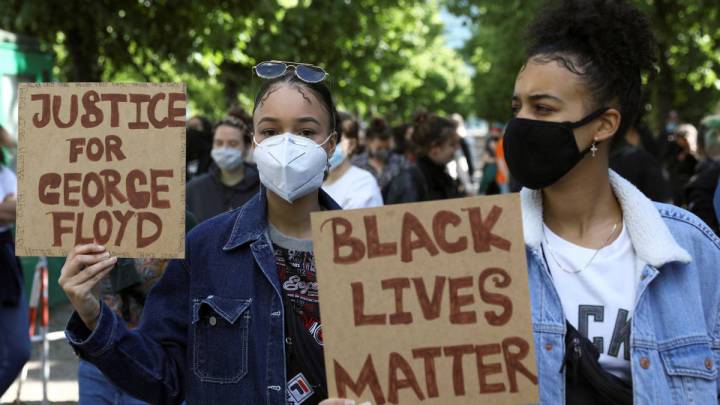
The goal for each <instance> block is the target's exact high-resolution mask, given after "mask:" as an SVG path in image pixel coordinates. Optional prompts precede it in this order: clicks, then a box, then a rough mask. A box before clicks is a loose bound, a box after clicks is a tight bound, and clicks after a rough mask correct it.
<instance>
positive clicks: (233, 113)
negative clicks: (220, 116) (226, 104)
mask: <svg viewBox="0 0 720 405" xmlns="http://www.w3.org/2000/svg"><path fill="white" fill-rule="evenodd" d="M226 115H227V116H228V117H235V118H237V119H239V120H240V121H242V122H243V123H244V124H245V126H246V127H247V130H246V131H247V133H248V134H252V133H253V131H254V130H253V120H252V116H250V114H248V113H247V111H245V109H244V108H242V106H241V105H239V104H233V105H232V106H231V107H230V109H229V110H228V112H227V114H226ZM250 143H251V144H252V135H251V142H250ZM245 162H247V163H253V164H254V163H255V162H254V161H253V154H252V153H248V154H247V155H246V156H245Z"/></svg>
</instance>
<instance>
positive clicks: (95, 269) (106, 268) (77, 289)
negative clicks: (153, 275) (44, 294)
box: [58, 244, 117, 330]
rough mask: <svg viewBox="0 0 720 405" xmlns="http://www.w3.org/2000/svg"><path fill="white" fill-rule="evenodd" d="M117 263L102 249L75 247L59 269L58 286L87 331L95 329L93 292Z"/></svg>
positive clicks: (95, 306)
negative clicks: (60, 270)
mask: <svg viewBox="0 0 720 405" xmlns="http://www.w3.org/2000/svg"><path fill="white" fill-rule="evenodd" d="M115 263H117V257H114V256H112V257H111V256H110V253H109V252H108V251H107V250H106V249H105V247H104V246H100V245H96V244H90V245H81V246H76V247H75V249H73V251H72V252H71V253H70V255H68V257H67V260H66V261H65V264H64V265H63V268H62V272H61V273H60V279H59V280H58V282H59V283H60V286H61V287H62V289H63V290H64V291H65V294H66V295H67V296H68V298H69V299H70V302H71V303H72V305H73V307H74V308H75V310H76V311H77V313H78V315H80V319H82V320H83V322H84V323H85V325H86V326H87V327H88V329H90V330H93V329H95V321H96V320H97V316H98V313H99V312H100V303H99V301H98V297H96V296H95V294H93V288H94V287H95V285H96V284H97V283H99V282H100V280H102V278H103V277H105V276H106V275H107V274H108V273H110V270H112V269H113V266H115Z"/></svg>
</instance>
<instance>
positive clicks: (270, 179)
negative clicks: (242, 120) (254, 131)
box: [253, 132, 333, 203]
mask: <svg viewBox="0 0 720 405" xmlns="http://www.w3.org/2000/svg"><path fill="white" fill-rule="evenodd" d="M331 136H333V134H330V135H329V136H328V137H327V139H325V142H323V143H321V144H317V143H315V141H313V140H312V139H309V138H306V137H303V136H298V135H294V134H291V133H289V132H286V133H284V134H282V135H274V136H272V137H270V138H268V139H266V140H264V141H262V142H261V143H257V141H255V138H254V137H253V142H255V152H254V153H253V157H254V160H255V163H256V164H257V168H258V172H259V174H260V182H261V183H262V184H263V185H264V186H265V187H267V188H268V189H270V190H272V192H274V193H275V194H277V195H279V196H280V197H282V199H284V200H285V201H287V202H289V203H292V202H293V201H295V200H297V199H298V198H300V197H302V196H305V195H307V194H308V193H310V192H312V191H314V190H317V189H319V188H320V186H321V185H322V182H323V177H324V176H325V170H326V169H327V165H328V157H327V152H325V149H323V145H325V143H327V141H328V140H329V139H330V137H331Z"/></svg>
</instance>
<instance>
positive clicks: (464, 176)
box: [450, 113, 475, 189]
mask: <svg viewBox="0 0 720 405" xmlns="http://www.w3.org/2000/svg"><path fill="white" fill-rule="evenodd" d="M450 119H451V120H452V121H453V122H454V123H455V125H456V127H457V133H458V135H459V136H460V151H461V152H462V154H461V155H460V156H458V157H457V158H456V161H457V162H458V163H457V164H458V170H457V172H458V178H460V179H461V180H462V181H463V183H465V185H466V187H465V188H466V189H467V188H469V187H468V186H470V185H471V184H472V183H473V182H474V180H475V179H474V176H475V161H474V160H473V155H472V146H473V145H472V144H471V142H472V141H473V139H472V138H471V137H468V130H467V127H465V120H464V119H463V117H462V115H460V114H458V113H454V114H453V115H452V116H451V117H450Z"/></svg>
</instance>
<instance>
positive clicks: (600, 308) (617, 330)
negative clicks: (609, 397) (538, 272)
mask: <svg viewBox="0 0 720 405" xmlns="http://www.w3.org/2000/svg"><path fill="white" fill-rule="evenodd" d="M543 228H544V234H545V238H544V240H543V251H544V253H545V258H546V259H547V263H548V266H549V267H550V273H551V274H552V278H553V283H554V284H555V289H556V290H557V292H558V294H559V295H560V301H561V302H562V306H563V310H564V311H565V317H566V318H567V320H568V321H569V322H570V323H571V324H572V325H573V326H574V327H575V328H576V329H577V330H578V331H580V333H581V334H582V335H583V336H585V337H587V338H588V339H589V340H590V341H591V342H593V343H594V344H595V346H596V347H597V348H598V350H599V351H600V359H599V361H600V365H601V366H602V367H603V368H604V369H605V370H607V371H608V372H610V373H612V374H614V375H616V376H618V377H620V378H622V379H624V380H626V381H630V380H631V379H632V376H631V374H630V324H631V323H630V319H631V316H632V312H633V309H634V307H635V296H636V294H637V288H638V285H639V283H640V279H639V274H640V271H639V270H641V264H640V262H639V261H638V259H637V255H636V254H635V249H634V248H633V246H632V243H631V241H630V237H629V236H628V234H627V230H626V227H625V225H624V224H623V229H622V231H621V233H620V236H619V237H618V238H617V239H616V240H615V241H614V242H612V243H611V244H610V245H608V246H606V247H604V248H602V249H601V250H600V251H599V252H598V254H597V256H596V257H595V259H594V260H593V261H592V263H591V264H590V265H589V266H588V268H586V269H584V270H582V271H581V272H579V273H571V272H568V271H567V270H570V271H577V270H580V269H582V268H583V267H585V266H586V265H587V263H588V261H590V259H591V258H592V256H593V255H594V254H595V251H596V250H595V249H587V248H584V247H581V246H577V245H575V244H573V243H570V242H568V241H566V240H564V239H562V238H561V237H559V236H558V235H556V234H555V233H553V232H552V231H551V230H550V229H549V228H548V227H547V226H544V227H543ZM548 246H549V248H548ZM561 267H562V268H561ZM563 269H565V270H563Z"/></svg>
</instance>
